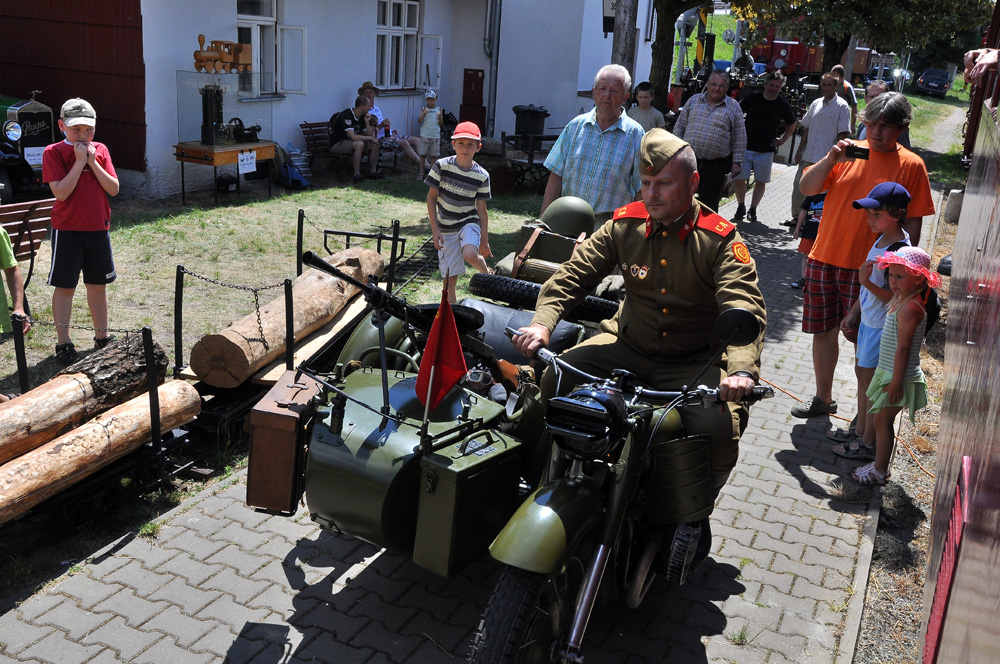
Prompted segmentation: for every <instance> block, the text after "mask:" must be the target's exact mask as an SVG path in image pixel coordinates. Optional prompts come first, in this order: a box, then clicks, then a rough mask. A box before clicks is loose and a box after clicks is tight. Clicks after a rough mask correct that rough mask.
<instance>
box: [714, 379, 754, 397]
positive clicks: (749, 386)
mask: <svg viewBox="0 0 1000 664" xmlns="http://www.w3.org/2000/svg"><path fill="white" fill-rule="evenodd" d="M753 388H754V382H753V379H752V378H747V377H746V376H726V377H725V378H723V379H722V380H721V381H720V382H719V399H720V400H722V401H742V400H743V399H744V398H745V397H746V396H747V395H748V394H750V393H751V392H752V391H753Z"/></svg>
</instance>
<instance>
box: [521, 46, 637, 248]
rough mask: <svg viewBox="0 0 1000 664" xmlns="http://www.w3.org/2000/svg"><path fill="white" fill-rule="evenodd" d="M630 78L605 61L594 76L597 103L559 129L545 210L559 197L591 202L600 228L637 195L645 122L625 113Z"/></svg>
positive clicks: (549, 160) (551, 155) (547, 164)
mask: <svg viewBox="0 0 1000 664" xmlns="http://www.w3.org/2000/svg"><path fill="white" fill-rule="evenodd" d="M631 89H632V77H631V76H630V75H629V73H628V70H627V69H625V68H624V67H622V66H621V65H607V66H604V67H602V68H601V70H600V71H598V72H597V76H596V77H595V78H594V88H593V90H592V94H593V97H594V108H592V109H591V110H590V111H588V112H587V113H584V114H583V115H578V116H576V117H575V118H573V119H572V120H570V122H569V124H567V125H566V127H565V128H564V129H563V131H562V133H561V134H559V139H558V140H557V141H556V143H555V145H553V146H552V151H551V152H549V155H548V157H546V158H545V168H547V169H549V171H550V173H549V181H548V183H547V184H546V185H545V195H544V196H543V197H542V209H541V212H545V208H547V207H548V206H549V204H550V203H551V202H552V201H554V200H555V199H557V198H559V197H560V196H578V197H580V198H582V199H583V200H585V201H587V202H588V203H590V207H592V208H594V216H595V218H596V220H595V225H594V228H595V229H597V228H599V227H600V226H601V224H603V223H604V222H605V221H607V220H608V219H610V218H611V213H612V212H614V211H615V210H616V209H617V208H619V207H621V206H622V205H625V204H626V203H630V202H632V201H634V200H636V199H637V195H638V192H639V170H638V168H637V159H638V155H639V144H640V143H641V142H642V136H643V134H644V133H645V132H644V131H643V130H642V125H640V124H639V123H638V122H636V121H635V120H633V119H632V118H630V117H629V116H628V115H626V114H625V113H624V104H625V101H626V100H627V99H628V95H629V91H630V90H631Z"/></svg>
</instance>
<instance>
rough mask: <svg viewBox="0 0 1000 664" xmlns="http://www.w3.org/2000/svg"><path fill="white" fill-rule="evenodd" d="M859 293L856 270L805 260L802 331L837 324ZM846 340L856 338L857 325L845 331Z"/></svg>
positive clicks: (828, 328) (819, 330) (824, 329)
mask: <svg viewBox="0 0 1000 664" xmlns="http://www.w3.org/2000/svg"><path fill="white" fill-rule="evenodd" d="M860 293H861V282H860V281H858V271H857V270H848V269H846V268H842V267H837V266H835V265H829V264H827V263H821V262H819V261H817V260H813V259H812V258H807V259H806V281H805V285H804V286H803V287H802V295H803V303H802V331H803V332H808V333H810V334H816V333H818V332H826V331H827V330H831V329H833V328H835V327H837V326H839V325H840V321H842V320H843V319H844V317H845V316H846V315H847V312H848V311H849V310H850V308H851V305H853V304H854V301H855V300H857V299H858V295H859V294H860ZM844 336H845V337H847V340H848V341H850V342H852V343H854V342H856V341H857V339H858V328H857V326H856V325H855V326H854V327H853V328H852V329H851V330H849V331H847V332H844Z"/></svg>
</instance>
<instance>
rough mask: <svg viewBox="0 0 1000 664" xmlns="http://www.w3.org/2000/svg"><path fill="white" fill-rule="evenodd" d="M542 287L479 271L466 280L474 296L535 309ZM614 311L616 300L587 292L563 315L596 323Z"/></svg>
mask: <svg viewBox="0 0 1000 664" xmlns="http://www.w3.org/2000/svg"><path fill="white" fill-rule="evenodd" d="M541 290H542V285H541V284H535V283H532V282H530V281H522V280H521V279H511V278H510V277H502V276H500V275H498V274H483V273H481V272H479V273H476V274H474V275H472V279H470V280H469V292H470V293H472V294H473V295H475V296H476V297H485V298H489V299H491V300H496V301H497V302H503V303H504V304H508V305H510V306H512V307H517V308H519V309H534V308H535V302H537V301H538V293H539V292H541ZM616 313H618V303H617V302H614V301H612V300H605V299H604V298H600V297H594V296H593V295H588V296H587V297H586V298H585V299H584V300H583V302H581V303H580V304H578V305H577V306H576V308H575V309H573V310H572V311H570V312H569V313H568V314H566V318H567V319H569V320H577V321H590V322H594V323H599V322H600V321H602V320H607V319H608V318H611V317H613V316H614V315H615V314H616Z"/></svg>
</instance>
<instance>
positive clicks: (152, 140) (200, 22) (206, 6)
mask: <svg viewBox="0 0 1000 664" xmlns="http://www.w3.org/2000/svg"><path fill="white" fill-rule="evenodd" d="M428 5H432V6H431V7H428ZM422 7H425V8H427V13H428V15H429V16H428V17H425V18H429V20H430V22H431V24H432V25H434V26H435V28H436V29H447V30H450V15H451V3H450V2H447V3H444V8H443V9H442V3H437V2H432V3H422ZM375 11H376V3H375V0H357V1H355V0H349V1H348V0H337V1H334V2H331V1H330V0H288V1H286V2H284V3H279V16H278V22H279V23H280V24H284V25H290V26H305V28H306V86H307V87H306V90H307V92H306V93H305V94H286V95H285V96H284V98H282V99H277V100H275V101H273V102H271V104H270V106H271V134H270V136H269V138H271V139H272V140H274V141H275V142H277V143H278V144H280V145H282V146H284V145H286V144H287V143H291V144H292V147H293V148H298V149H304V148H305V143H304V141H303V139H302V133H301V131H300V129H299V123H300V122H304V121H308V122H317V121H321V120H322V121H325V120H327V119H329V117H330V116H331V115H333V114H334V113H336V112H338V111H341V110H343V109H345V108H347V107H348V106H352V105H353V103H354V99H355V97H357V88H358V86H360V85H361V83H363V82H364V81H366V80H373V79H374V78H375ZM439 16H443V17H444V21H443V22H441V21H440V19H439V18H438V17H439ZM142 17H143V41H144V44H143V58H144V60H145V64H146V124H147V129H146V171H145V172H144V173H140V172H136V171H125V172H123V174H122V184H123V189H124V191H125V193H126V194H127V195H138V196H141V197H144V198H162V197H164V196H169V195H174V194H177V193H180V189H181V175H180V164H179V162H177V160H176V159H175V158H174V156H173V149H172V146H173V145H174V144H175V143H177V142H178V140H179V139H178V119H177V118H178V110H177V83H176V81H177V70H184V71H190V72H193V71H194V58H193V53H194V51H195V50H197V49H198V34H199V33H201V34H204V35H205V36H206V40H212V39H222V40H229V41H235V40H236V2H235V0H202V2H197V3H191V2H186V1H183V0H143V2H142ZM205 76H206V81H207V80H208V77H209V75H207V74H205ZM458 85H459V92H461V82H459V84H458ZM258 103H263V102H253V103H252V104H247V105H246V107H243V108H242V109H241V110H237V111H236V113H237V115H245V116H246V117H248V118H249V117H252V116H253V115H255V114H256V113H259V112H262V111H259V107H256V104H258ZM377 103H378V105H379V107H380V108H381V109H382V111H383V113H385V114H386V116H387V117H389V118H390V120H391V121H392V123H393V126H394V128H398V129H399V130H400V131H403V130H404V129H406V128H409V129H410V132H408V133H413V131H412V130H413V129H414V128H415V125H416V115H417V113H418V112H419V109H420V106H421V105H422V103H423V99H422V93H416V94H410V95H406V94H404V95H399V96H390V95H386V96H382V97H379V99H378V101H377ZM240 106H241V107H242V106H243V105H242V104H241V105H240ZM455 108H456V110H457V108H458V107H457V104H456V105H455ZM228 112H229V109H227V113H228ZM190 113H194V114H199V116H200V113H201V108H200V106H197V107H195V108H193V109H192V110H191V111H190ZM197 124H198V125H199V126H200V119H198V120H197ZM248 124H250V122H248ZM211 177H212V170H211V169H209V168H205V167H200V166H198V165H194V164H189V165H187V166H186V167H185V179H186V180H187V187H188V188H189V189H193V188H195V187H205V186H208V185H209V183H210V182H211Z"/></svg>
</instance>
